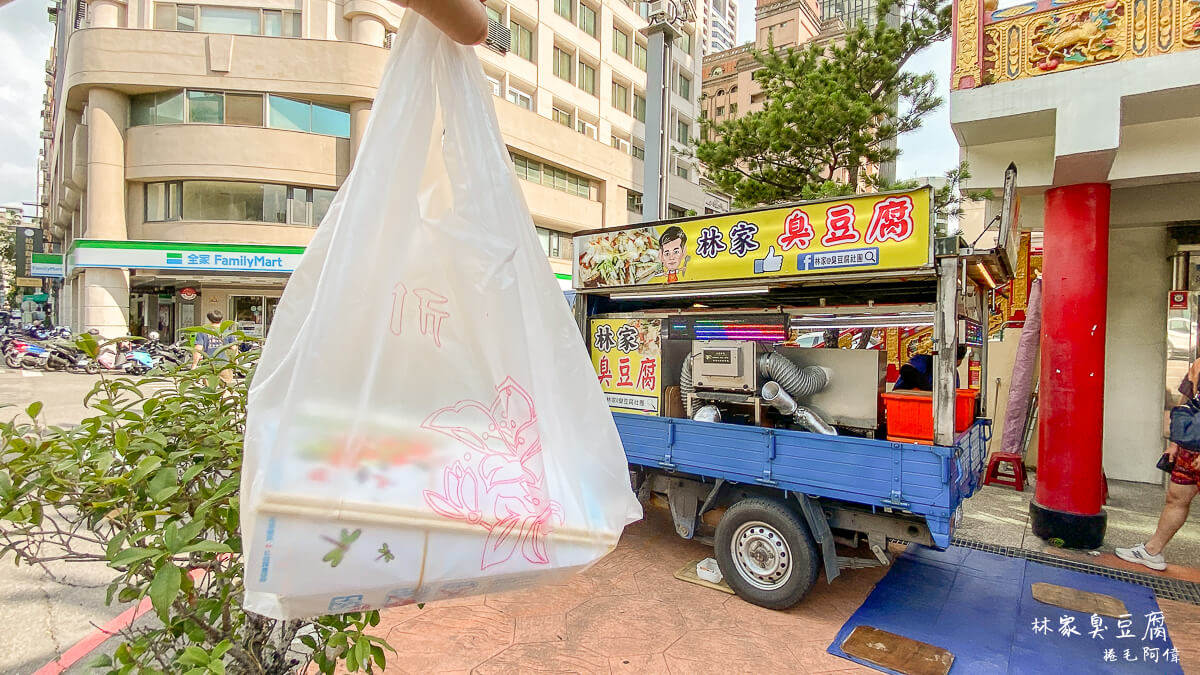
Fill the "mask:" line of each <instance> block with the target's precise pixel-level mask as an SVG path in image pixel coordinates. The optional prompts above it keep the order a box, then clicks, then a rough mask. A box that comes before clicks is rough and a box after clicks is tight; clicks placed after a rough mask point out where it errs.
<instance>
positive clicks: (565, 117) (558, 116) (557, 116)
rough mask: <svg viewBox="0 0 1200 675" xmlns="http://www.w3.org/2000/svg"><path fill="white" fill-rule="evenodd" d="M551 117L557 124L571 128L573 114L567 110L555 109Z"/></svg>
mask: <svg viewBox="0 0 1200 675" xmlns="http://www.w3.org/2000/svg"><path fill="white" fill-rule="evenodd" d="M550 116H551V117H553V118H554V121H555V122H558V123H559V124H561V125H563V126H564V127H569V126H571V113H569V112H567V111H565V110H561V109H559V108H554V109H553V110H551V112H550Z"/></svg>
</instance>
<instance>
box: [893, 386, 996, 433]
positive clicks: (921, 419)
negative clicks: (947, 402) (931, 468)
mask: <svg viewBox="0 0 1200 675" xmlns="http://www.w3.org/2000/svg"><path fill="white" fill-rule="evenodd" d="M978 396H979V390H978V389H959V390H957V395H956V397H955V403H954V431H955V432H959V433H961V432H963V431H966V430H967V429H968V428H970V426H971V424H972V423H973V422H974V421H975V399H976V398H977V397H978ZM883 405H884V409H885V410H886V411H887V430H888V438H889V439H894V440H904V441H919V440H924V441H932V440H933V392H930V391H893V392H889V393H886V394H884V395H883Z"/></svg>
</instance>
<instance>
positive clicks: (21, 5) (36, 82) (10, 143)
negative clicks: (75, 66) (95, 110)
mask: <svg viewBox="0 0 1200 675" xmlns="http://www.w3.org/2000/svg"><path fill="white" fill-rule="evenodd" d="M47 4H48V3H46V2H45V1H44V0H15V1H14V2H11V3H9V4H7V5H4V6H2V7H0V64H3V67H4V75H3V76H0V206H2V205H12V206H20V203H21V202H32V201H34V197H35V193H36V190H37V153H38V149H39V148H40V147H41V139H40V138H39V137H38V134H39V133H40V131H41V128H42V118H41V113H42V94H44V93H45V91H46V85H45V82H44V79H45V77H46V74H45V72H44V71H43V69H44V68H45V63H46V59H47V58H48V57H49V56H50V42H51V41H52V40H53V39H54V26H53V25H52V24H51V23H50V22H49V21H48V20H47V18H46V5H47ZM26 208H27V213H29V214H32V213H33V212H32V210H31V209H28V207H26Z"/></svg>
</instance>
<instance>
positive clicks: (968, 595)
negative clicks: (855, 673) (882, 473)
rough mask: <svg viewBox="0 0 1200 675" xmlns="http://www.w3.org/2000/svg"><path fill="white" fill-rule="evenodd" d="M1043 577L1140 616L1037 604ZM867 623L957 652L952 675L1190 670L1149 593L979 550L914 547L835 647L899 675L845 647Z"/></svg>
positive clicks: (840, 653) (1124, 673) (833, 651)
mask: <svg viewBox="0 0 1200 675" xmlns="http://www.w3.org/2000/svg"><path fill="white" fill-rule="evenodd" d="M1039 581H1040V582H1045V583H1050V584H1057V585H1059V586H1067V587H1070V588H1075V589H1079V590H1081V591H1090V592H1092V593H1104V594H1106V595H1111V596H1113V597H1115V598H1118V599H1120V600H1121V601H1122V602H1124V603H1125V607H1126V608H1127V609H1128V610H1129V613H1130V615H1131V616H1130V617H1128V618H1127V619H1124V620H1118V619H1114V618H1112V617H1098V621H1099V622H1100V625H1099V626H1098V627H1095V626H1093V618H1092V616H1091V615H1089V614H1082V613H1079V612H1071V611H1068V610H1065V609H1062V608H1060V607H1056V606H1053V605H1047V604H1045V603H1041V602H1038V601H1037V600H1034V599H1033V590H1032V585H1033V584H1034V583H1037V582H1039ZM862 625H866V626H874V627H875V628H878V629H881V630H885V631H888V632H891V633H895V634H897V635H903V636H904V637H907V638H911V639H913V640H919V641H921V642H927V643H929V644H931V645H935V646H937V647H941V648H943V649H946V650H949V651H950V652H951V653H953V654H954V665H953V666H952V667H951V668H950V673H951V675H976V674H977V673H979V674H982V673H1019V674H1022V675H1024V674H1029V675H1034V674H1037V675H1045V674H1046V673H1052V674H1057V675H1066V674H1067V673H1079V672H1087V673H1114V674H1115V673H1120V674H1121V675H1127V674H1133V673H1147V674H1150V673H1153V674H1154V675H1164V674H1170V673H1183V670H1181V669H1180V667H1179V662H1178V655H1177V652H1175V650H1174V644H1173V643H1172V642H1171V639H1170V636H1169V635H1167V631H1166V627H1165V624H1164V623H1163V621H1162V614H1161V612H1159V609H1158V602H1157V601H1156V600H1155V597H1154V593H1153V591H1151V590H1150V589H1148V588H1145V587H1142V586H1137V585H1135V584H1130V583H1125V582H1122V581H1116V580H1114V579H1108V578H1105V577H1101V576H1095V575H1090V574H1082V573H1080V572H1072V571H1070V570H1064V569H1058V568H1055V567H1049V566H1047V565H1041V564H1038V563H1035V562H1031V561H1028V560H1023V559H1021V558H1008V557H1005V556H1000V555H996V554H994V553H985V552H984V551H976V550H973V549H966V548H958V547H951V548H950V549H948V550H945V551H935V550H933V549H930V548H926V547H924V546H917V545H915V544H914V545H912V546H910V547H909V548H908V550H907V551H905V553H904V554H903V555H901V556H900V557H899V558H897V559H896V561H895V562H894V563H893V564H892V568H891V570H890V571H889V572H888V573H887V576H885V577H884V578H883V579H882V580H880V582H879V583H878V584H877V585H876V586H875V590H873V591H872V592H871V595H869V596H867V599H866V601H865V602H863V604H862V607H859V608H858V611H857V612H855V613H854V615H853V616H851V617H850V620H849V621H847V622H846V624H845V625H844V626H842V629H841V630H840V631H838V634H837V637H836V638H835V639H834V641H833V644H832V645H830V646H829V653H830V654H834V655H835V656H840V657H842V658H845V659H850V660H851V661H855V662H856V663H861V664H863V665H865V666H869V667H871V668H875V669H876V670H880V671H882V672H886V673H895V671H891V670H887V669H884V668H880V667H879V666H876V665H874V664H871V663H867V662H866V661H863V660H861V659H857V658H855V657H853V656H850V655H849V654H846V653H845V652H843V651H842V650H841V646H842V642H844V641H845V640H846V638H847V637H849V636H850V633H851V631H853V630H854V629H855V628H856V627H858V626H862ZM1122 635H1124V637H1122ZM1108 650H1112V651H1111V652H1109V651H1108Z"/></svg>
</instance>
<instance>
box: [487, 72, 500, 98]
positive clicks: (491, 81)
mask: <svg viewBox="0 0 1200 675" xmlns="http://www.w3.org/2000/svg"><path fill="white" fill-rule="evenodd" d="M486 77H487V81H488V86H489V87H491V88H492V96H499V95H500V92H501V91H504V88H503V87H501V86H500V80H497V79H496V78H494V77H492V76H491V75H488V76H486Z"/></svg>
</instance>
